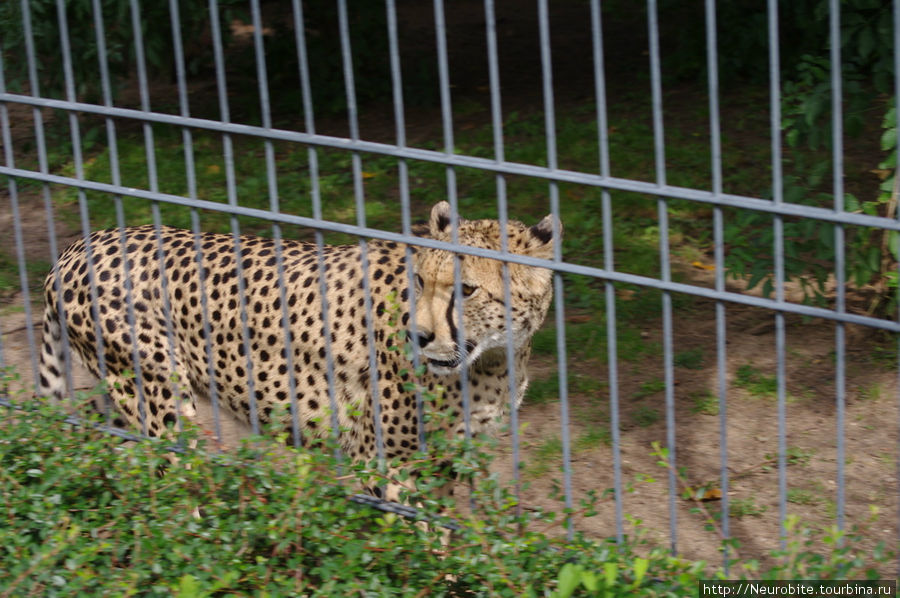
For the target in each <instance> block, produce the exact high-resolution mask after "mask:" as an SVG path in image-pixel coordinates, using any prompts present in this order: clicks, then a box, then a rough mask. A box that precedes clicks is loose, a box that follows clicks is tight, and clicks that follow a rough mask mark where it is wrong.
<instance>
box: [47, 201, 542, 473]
mask: <svg viewBox="0 0 900 598" xmlns="http://www.w3.org/2000/svg"><path fill="white" fill-rule="evenodd" d="M553 228H554V226H553V220H552V219H551V218H550V217H547V218H545V219H544V220H542V221H541V222H540V223H538V224H537V225H535V226H533V227H527V226H525V225H523V224H521V223H519V222H515V221H510V222H509V223H508V225H507V230H506V231H501V229H500V224H499V223H498V222H497V221H495V220H464V219H459V221H458V239H459V242H460V243H462V244H465V245H471V246H475V247H483V248H490V249H500V248H501V241H500V239H501V234H505V235H506V236H507V240H508V248H509V250H510V251H511V252H513V253H517V254H523V255H530V256H534V257H539V258H550V257H552V252H553V243H554V242H555V240H556V239H558V235H559V226H557V227H556V228H557V232H556V235H557V236H556V238H554V234H553V233H554V231H553ZM425 236H429V237H432V238H434V239H438V240H443V241H449V240H450V238H451V220H450V206H449V205H448V204H447V203H446V202H441V203H439V204H437V205H436V206H435V207H434V208H433V210H432V214H431V219H430V222H429V224H428V226H427V227H426V230H425ZM124 246H125V251H124V253H123V237H122V231H121V230H106V231H99V232H95V233H93V234H92V235H90V242H89V249H88V247H86V245H85V243H84V241H83V240H80V241H77V242H75V243H74V244H73V245H72V246H70V247H69V248H68V249H67V250H66V251H65V252H64V253H63V254H62V255H61V257H60V258H59V261H58V263H57V265H56V267H55V268H54V269H53V271H52V272H51V273H50V275H49V276H48V277H47V280H46V283H45V286H44V291H45V297H46V309H45V312H44V329H43V344H42V351H41V367H40V388H39V390H40V393H41V394H42V395H44V396H52V397H62V396H64V395H65V392H66V390H65V380H64V374H63V370H64V366H63V358H62V353H63V350H62V336H63V328H64V329H65V331H66V333H67V335H68V339H69V343H70V346H71V348H72V350H73V353H74V354H75V355H76V356H77V357H78V358H79V359H80V361H82V362H83V363H84V364H85V365H86V366H87V368H88V369H89V370H90V371H91V372H93V373H94V375H96V376H98V377H99V376H101V367H100V365H101V364H100V362H99V360H98V357H97V348H98V344H101V342H100V341H102V347H103V353H104V365H105V378H106V381H107V383H108V384H107V389H108V392H109V395H110V396H111V398H112V400H113V404H114V405H115V406H116V409H117V412H118V421H117V423H119V424H120V425H130V426H134V427H136V428H137V429H145V430H146V432H147V433H148V434H149V435H150V436H160V435H162V434H164V433H165V430H166V427H167V426H170V425H172V424H174V423H175V422H176V418H177V417H179V416H180V417H189V418H190V417H192V416H193V415H194V414H195V413H196V401H197V400H198V399H201V400H205V399H207V398H208V397H209V395H210V388H211V387H212V386H213V385H214V388H215V390H216V395H217V397H218V399H219V403H220V405H222V406H224V407H225V408H226V409H228V410H229V411H230V412H231V413H232V414H234V416H235V417H236V418H238V419H240V420H243V421H245V422H250V419H251V415H252V412H251V411H252V405H251V403H252V402H255V407H256V410H257V413H258V416H259V419H260V421H261V422H262V423H264V424H273V423H274V424H276V426H275V427H276V428H279V427H281V428H282V429H285V430H288V431H290V430H291V413H290V404H291V397H290V383H289V372H292V373H293V378H294V380H295V390H296V399H297V402H296V405H297V406H298V416H299V422H300V429H301V433H302V435H303V437H304V438H307V439H308V438H309V437H315V436H319V437H321V436H324V435H326V434H329V433H330V430H331V428H330V425H331V424H330V422H331V410H330V402H331V397H330V396H329V385H328V381H327V372H328V367H327V356H328V353H327V348H326V339H328V340H330V350H331V355H332V365H333V381H334V399H335V401H336V404H337V419H338V420H339V424H340V427H341V428H342V432H341V443H342V445H343V447H344V449H345V450H346V452H347V453H348V454H349V455H350V456H351V457H352V458H354V459H369V458H372V457H374V456H375V455H376V435H375V422H374V421H373V409H372V394H373V393H372V389H371V384H372V376H371V374H370V369H369V368H370V350H369V343H370V338H369V335H368V328H369V325H370V324H371V328H372V330H373V331H374V334H373V336H372V339H371V342H372V343H374V354H375V365H376V376H375V382H376V383H377V390H376V392H377V397H378V400H379V403H380V412H381V416H380V422H379V425H380V431H381V435H382V437H383V441H384V454H385V456H386V457H388V458H394V457H401V458H402V457H404V456H407V455H409V454H410V453H411V452H412V451H414V450H416V448H417V446H418V445H417V438H418V430H419V426H420V425H421V422H420V421H419V416H418V411H417V408H416V399H415V395H414V393H413V391H412V390H411V389H410V386H411V385H410V384H408V383H410V382H412V379H411V375H412V374H411V373H410V370H412V366H411V364H410V363H409V362H408V359H407V357H406V356H405V354H404V353H403V352H402V351H397V350H396V344H397V342H398V338H399V337H398V336H397V335H396V334H394V333H395V332H397V331H398V329H406V328H410V327H411V326H410V322H409V318H410V316H409V314H410V301H411V300H412V299H413V298H414V299H415V308H416V309H415V313H416V326H415V329H416V331H417V337H416V339H415V340H416V341H417V342H416V343H414V344H415V345H416V346H417V350H418V351H419V353H420V356H421V359H422V360H423V363H427V364H428V371H427V372H426V373H425V374H424V376H422V377H421V379H420V380H419V382H420V383H422V384H423V385H424V386H425V387H426V388H428V389H430V390H432V391H434V390H436V389H437V387H438V386H440V387H442V388H444V389H445V391H444V400H443V402H442V405H443V408H444V409H448V410H450V412H451V416H453V417H451V419H452V420H453V424H452V425H453V426H454V431H455V432H458V433H461V432H462V430H463V423H462V421H461V420H462V417H461V413H462V387H461V378H460V374H461V370H462V369H463V368H466V369H467V379H468V394H469V397H470V401H471V425H472V431H473V432H474V433H478V432H482V431H488V430H490V429H491V427H492V426H493V425H494V424H495V423H496V421H497V420H498V418H500V417H501V416H502V415H503V414H504V413H505V412H506V410H507V408H508V406H509V404H510V396H509V387H510V384H509V378H508V372H507V359H506V343H507V340H506V339H507V334H506V316H505V302H504V288H503V276H502V265H501V263H500V262H498V261H495V260H490V259H486V258H478V257H472V256H460V262H459V264H460V265H459V268H460V270H459V272H460V276H461V281H460V282H461V283H462V290H463V292H462V294H461V295H462V297H463V298H462V301H463V305H462V319H463V326H462V328H463V330H464V333H465V339H466V343H465V348H464V349H461V348H460V347H459V346H457V338H458V337H457V334H458V333H457V331H458V330H459V313H458V312H459V309H458V307H457V305H456V295H455V294H454V291H453V289H454V260H453V258H452V255H453V254H451V253H449V252H446V251H439V250H433V249H421V248H420V249H418V250H416V249H415V247H412V246H410V248H411V249H412V250H413V256H414V257H413V260H414V276H413V278H414V280H415V281H416V285H415V286H416V289H415V290H414V291H413V292H410V289H409V286H408V282H409V280H410V277H409V274H408V272H407V267H406V261H405V255H406V249H407V246H406V245H403V244H397V243H392V242H385V241H370V242H369V243H368V244H367V249H366V251H367V253H366V258H367V261H368V288H369V289H370V297H371V308H372V311H371V313H372V314H373V319H372V321H371V322H369V320H368V317H367V311H366V299H365V296H364V284H363V282H364V281H363V267H362V260H361V251H362V250H361V248H360V246H359V245H345V246H326V247H325V248H324V252H323V259H324V265H325V283H326V287H327V294H326V298H327V315H328V318H327V324H328V326H327V327H326V326H325V325H324V324H323V319H322V298H321V294H320V279H319V278H320V277H319V257H318V254H317V249H316V245H314V244H310V243H303V242H298V241H287V240H285V241H282V242H281V247H282V249H281V255H282V260H283V268H284V269H283V272H284V285H285V287H284V293H283V294H282V293H281V291H280V288H279V286H278V268H277V261H276V260H277V258H276V244H275V241H273V240H271V239H266V238H260V237H252V236H243V237H240V242H239V253H240V268H238V262H237V260H236V255H237V254H236V245H235V240H234V238H233V237H232V236H231V235H222V234H211V233H205V234H201V235H199V236H198V237H196V238H195V236H194V234H193V233H192V232H190V231H184V230H178V229H174V228H168V227H162V228H161V230H160V235H159V237H158V236H157V232H156V229H155V228H154V227H153V226H151V225H148V226H138V227H133V228H127V229H125V231H124ZM160 247H161V255H162V259H163V267H160V262H159V258H158V256H159V255H160V253H159V250H160ZM198 248H199V252H198ZM201 265H202V269H201ZM239 272H240V275H242V277H243V281H244V286H245V287H246V292H245V295H244V297H245V305H246V309H245V311H244V312H243V313H244V314H245V316H246V326H247V330H248V335H247V338H246V339H245V338H244V336H243V333H242V330H243V323H242V312H241V298H240V292H239V291H240V284H239V282H240V281H239ZM91 275H93V276H94V277H95V280H96V295H97V301H96V304H94V309H92V302H91V296H92V291H91V285H90V276H91ZM509 280H510V293H511V298H512V305H511V310H512V311H511V317H512V326H513V334H512V337H513V340H514V344H515V365H516V367H515V371H516V380H515V384H514V387H515V389H516V393H515V396H514V397H513V399H514V400H513V402H514V403H518V402H519V401H521V399H522V394H523V393H524V390H525V387H526V385H527V373H526V362H527V359H528V356H529V353H530V341H531V336H532V335H533V334H534V332H535V331H536V330H537V329H538V327H539V326H540V325H541V323H542V322H543V320H544V316H545V314H546V312H547V309H548V306H549V304H550V300H551V284H550V282H551V275H550V272H549V271H548V270H546V269H543V268H536V267H531V266H523V265H516V264H510V265H509ZM129 287H130V289H131V291H130V293H128V292H127V289H128V288H129ZM58 292H59V293H61V296H59V295H58V294H57V293H58ZM201 293H205V295H206V314H207V317H208V322H209V327H208V328H209V338H208V339H207V338H206V332H205V331H204V326H203V319H204V310H203V298H202V296H201ZM129 294H130V300H129V296H128V295H129ZM282 297H283V298H282ZM166 299H167V301H166ZM282 301H285V302H286V305H282ZM392 302H393V303H392ZM167 303H168V308H167V307H166V304H167ZM60 306H61V307H62V310H60ZM167 310H168V313H169V315H170V319H169V320H168V321H167ZM285 314H286V316H287V318H288V326H289V329H290V334H289V335H287V334H286V333H285V329H284V327H283V322H282V317H283V315H285ZM398 314H399V323H398V325H397V326H395V327H392V325H391V318H392V317H393V318H395V319H396V318H397V316H398ZM132 317H133V319H134V328H132V326H131V325H130V324H129V322H130V320H131V318H132ZM62 321H64V322H65V327H63V326H62V325H61V322H62ZM169 322H170V323H171V327H169V325H168V324H169ZM170 334H171V337H172V338H173V339H174V345H173V346H172V347H170V342H169V340H168V339H169V335H170ZM98 335H100V337H101V338H98ZM207 340H208V342H209V347H210V349H211V352H210V354H209V357H207ZM134 355H137V361H136V362H135V360H134ZM248 357H249V358H248ZM210 366H211V367H210ZM211 372H212V377H211V376H210V373H211ZM251 389H252V392H251ZM276 418H278V419H276ZM454 418H455V419H454ZM273 420H274V421H273ZM144 426H146V427H145V428H144Z"/></svg>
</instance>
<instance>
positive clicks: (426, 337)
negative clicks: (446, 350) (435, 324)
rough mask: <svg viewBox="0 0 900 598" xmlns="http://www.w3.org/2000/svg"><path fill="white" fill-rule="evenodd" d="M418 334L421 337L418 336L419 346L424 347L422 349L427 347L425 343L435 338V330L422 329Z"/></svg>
mask: <svg viewBox="0 0 900 598" xmlns="http://www.w3.org/2000/svg"><path fill="white" fill-rule="evenodd" d="M417 336H418V337H419V338H418V340H419V347H420V348H422V349H424V348H425V345H427V344H428V343H430V342H431V341H433V340H434V333H433V332H422V331H421V330H420V331H419V332H418V333H417Z"/></svg>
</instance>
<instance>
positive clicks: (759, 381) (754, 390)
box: [734, 363, 778, 398]
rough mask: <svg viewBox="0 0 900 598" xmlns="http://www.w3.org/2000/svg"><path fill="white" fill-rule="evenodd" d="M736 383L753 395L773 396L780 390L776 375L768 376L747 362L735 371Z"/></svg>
mask: <svg viewBox="0 0 900 598" xmlns="http://www.w3.org/2000/svg"><path fill="white" fill-rule="evenodd" d="M734 385H735V386H736V387H738V388H743V389H744V390H746V391H747V392H749V393H750V394H752V395H755V396H758V397H766V398H771V397H774V396H775V393H776V392H777V390H778V382H777V380H776V379H775V376H767V375H766V374H763V373H762V372H760V371H759V370H758V369H757V368H756V367H754V366H752V365H750V364H748V363H745V364H744V365H742V366H740V367H739V368H738V369H737V372H736V373H735V378H734Z"/></svg>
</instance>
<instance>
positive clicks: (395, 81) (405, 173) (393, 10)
mask: <svg viewBox="0 0 900 598" xmlns="http://www.w3.org/2000/svg"><path fill="white" fill-rule="evenodd" d="M385 5H386V10H387V26H388V45H389V48H388V49H389V53H390V63H391V93H392V98H393V104H394V123H395V127H396V135H397V147H398V148H402V147H406V118H405V114H404V109H403V79H402V74H401V69H400V47H399V43H398V39H397V38H398V35H397V7H396V3H395V1H394V0H386V2H385ZM397 177H398V179H399V183H400V211H401V212H402V214H401V219H402V227H403V228H402V230H403V234H405V235H412V220H411V218H410V205H409V167H408V165H407V163H406V160H405V159H403V158H400V159H398V160H397ZM403 259H404V260H405V263H406V278H407V280H406V288H407V289H408V294H409V297H408V301H407V305H408V306H409V323H408V327H407V328H408V330H409V335H410V341H411V342H413V343H415V341H416V338H417V336H418V332H417V330H416V297H415V292H414V289H415V286H416V282H415V267H414V258H413V251H412V248H411V247H409V246H407V247H406V249H405V251H404V256H403ZM398 299H400V298H398ZM401 304H402V302H401ZM412 363H413V369H414V370H418V369H419V365H420V359H419V354H418V352H417V351H415V350H414V351H412ZM415 395H416V422H417V425H416V430H417V436H418V442H419V450H421V451H425V450H427V448H428V447H427V442H426V435H425V403H424V398H423V397H422V392H421V390H420V389H419V388H418V385H417V386H416V391H415Z"/></svg>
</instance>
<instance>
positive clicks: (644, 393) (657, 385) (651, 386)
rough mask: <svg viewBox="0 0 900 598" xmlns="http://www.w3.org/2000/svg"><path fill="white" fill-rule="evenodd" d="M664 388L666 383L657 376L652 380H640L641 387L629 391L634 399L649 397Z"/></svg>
mask: <svg viewBox="0 0 900 598" xmlns="http://www.w3.org/2000/svg"><path fill="white" fill-rule="evenodd" d="M665 389H666V383H665V382H664V381H663V380H661V379H659V378H654V379H653V380H647V381H646V382H642V383H641V387H640V388H639V389H638V390H637V391H635V392H633V393H631V396H632V397H633V398H635V399H643V398H644V397H649V396H650V395H655V394H656V393H658V392H662V391H664V390H665Z"/></svg>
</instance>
